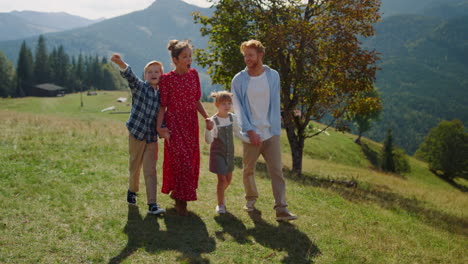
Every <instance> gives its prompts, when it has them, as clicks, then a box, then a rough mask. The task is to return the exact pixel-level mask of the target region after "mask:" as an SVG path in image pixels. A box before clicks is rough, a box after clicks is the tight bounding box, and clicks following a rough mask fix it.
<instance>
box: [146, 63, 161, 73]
mask: <svg viewBox="0 0 468 264" xmlns="http://www.w3.org/2000/svg"><path fill="white" fill-rule="evenodd" d="M151 65H159V67H161V73H164V67H163V65H162V63H161V62H159V61H150V62H148V63H147V64H146V66H145V68H143V73H146V70H147V69H148V67H149V66H151Z"/></svg>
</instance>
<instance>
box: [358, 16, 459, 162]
mask: <svg viewBox="0 0 468 264" xmlns="http://www.w3.org/2000/svg"><path fill="white" fill-rule="evenodd" d="M376 29H377V33H376V36H374V37H373V38H371V39H369V40H366V41H365V42H364V44H365V46H367V47H369V48H375V49H377V50H378V51H379V52H380V53H381V58H382V59H381V62H380V65H379V66H380V67H381V71H379V72H378V74H377V83H376V85H377V87H378V89H379V91H380V92H381V95H382V98H383V104H384V110H383V113H382V118H381V121H379V122H377V124H376V125H375V126H374V128H373V129H372V130H371V131H370V132H369V134H368V136H369V137H371V138H373V139H374V140H377V141H382V140H383V138H384V133H383V131H386V129H387V128H393V129H394V136H395V142H396V143H397V144H398V145H399V146H401V147H403V148H404V149H406V150H407V151H408V153H414V151H415V150H416V149H417V147H418V146H419V144H420V143H421V142H422V140H423V138H424V136H425V135H426V134H427V132H428V131H429V129H430V128H432V127H434V126H436V125H437V123H438V122H439V121H440V120H442V119H445V120H452V119H455V118H456V119H460V120H462V121H463V122H464V123H467V122H468V114H467V113H468V89H467V88H468V78H467V76H468V63H467V61H468V53H467V50H468V49H467V43H468V16H464V17H457V18H451V19H449V20H443V19H440V18H433V17H423V16H413V15H400V16H393V17H389V18H386V19H384V20H383V21H382V22H380V23H379V24H378V25H377V26H376Z"/></svg>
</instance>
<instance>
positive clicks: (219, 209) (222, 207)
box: [216, 204, 226, 214]
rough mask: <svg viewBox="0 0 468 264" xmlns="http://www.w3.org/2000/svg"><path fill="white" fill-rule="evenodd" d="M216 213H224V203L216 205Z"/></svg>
mask: <svg viewBox="0 0 468 264" xmlns="http://www.w3.org/2000/svg"><path fill="white" fill-rule="evenodd" d="M216 213H218V214H225V213H226V206H225V205H224V204H220V205H217V206H216Z"/></svg>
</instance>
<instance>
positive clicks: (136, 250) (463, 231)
mask: <svg viewBox="0 0 468 264" xmlns="http://www.w3.org/2000/svg"><path fill="white" fill-rule="evenodd" d="M128 96H129V93H128V92H125V91H124V92H104V91H98V95H97V96H86V95H85V94H83V97H82V98H83V107H81V106H80V94H70V95H66V96H64V97H57V98H33V97H27V98H20V99H0V199H1V201H2V204H1V208H0V210H1V211H0V212H1V213H0V230H1V238H0V262H1V263H294V264H296V263H321V264H322V263H398V264H400V263H468V253H467V252H468V251H467V248H468V209H467V208H468V196H467V194H466V193H465V192H463V191H461V190H459V189H457V188H454V187H453V186H452V185H450V184H448V183H446V182H444V181H442V180H441V179H439V178H438V177H436V176H434V175H433V174H432V173H431V172H429V170H428V169H427V164H426V163H424V162H421V161H418V160H416V159H414V158H411V157H410V158H409V160H410V164H411V172H410V173H407V174H404V175H394V174H387V173H383V172H381V171H379V170H376V169H375V168H373V166H372V163H371V162H370V161H369V160H368V159H367V158H366V155H365V152H364V151H363V149H362V148H361V147H360V146H359V145H356V144H355V143H354V142H353V141H354V139H355V136H354V135H351V134H348V133H341V132H336V131H333V130H329V131H328V135H327V134H321V135H320V136H318V137H314V138H312V139H310V140H308V141H307V142H306V149H305V155H304V161H303V164H304V165H303V166H304V174H303V175H301V176H294V175H293V174H291V173H290V167H291V158H290V149H289V145H288V143H287V139H286V137H285V136H284V135H283V137H282V141H283V163H284V174H285V177H286V181H287V199H288V203H289V209H290V210H291V211H292V212H293V213H295V214H297V215H299V219H298V220H296V221H293V222H288V223H283V222H281V223H279V222H277V221H276V220H275V214H274V210H273V208H272V207H273V197H272V193H271V184H270V181H269V178H268V173H267V171H266V168H265V164H264V163H263V161H262V160H260V162H259V163H258V164H257V173H256V179H257V185H258V189H259V193H260V198H259V200H258V202H257V208H258V209H259V212H255V213H250V214H249V213H246V212H245V211H243V210H242V206H243V204H244V198H243V195H244V191H243V186H242V175H241V171H242V168H241V167H242V165H241V157H242V154H241V153H242V145H241V143H240V142H239V141H237V140H236V168H235V171H234V176H233V183H232V185H231V186H230V188H229V189H228V190H227V199H226V200H227V203H226V204H227V209H228V211H229V213H228V214H226V215H222V216H220V215H217V214H216V213H215V211H214V210H215V206H216V193H215V192H216V176H215V175H213V174H211V173H210V172H209V171H208V168H207V167H208V155H209V146H208V145H206V144H205V143H204V142H203V138H202V137H201V136H200V146H201V148H200V149H201V171H200V182H199V188H198V199H199V200H198V201H196V202H191V203H189V212H190V214H189V216H188V217H180V216H178V215H177V214H176V213H175V211H174V209H173V201H172V200H171V199H170V198H169V197H168V196H167V195H164V194H161V193H160V192H158V202H159V203H160V205H161V206H163V207H164V208H166V209H167V213H166V214H165V215H164V216H162V217H156V216H153V215H147V214H146V211H147V206H146V203H145V202H146V201H145V200H146V194H145V189H144V188H143V187H144V181H143V177H141V178H142V179H141V186H142V188H140V192H139V196H138V202H137V206H136V207H135V206H128V205H127V203H126V200H125V194H126V190H127V187H128V185H127V184H128V153H127V140H128V138H127V137H128V132H127V130H126V127H125V121H126V119H127V118H128V113H125V112H128V111H129V109H130V105H129V103H128V102H125V103H118V102H117V101H116V99H117V98H118V97H128ZM110 106H115V107H116V112H123V113H120V114H119V113H111V112H101V109H104V108H107V107H110ZM206 108H207V109H208V111H209V112H210V113H214V107H213V106H212V104H210V103H206ZM200 124H203V123H202V122H200ZM316 126H320V125H319V124H316ZM202 133H203V129H200V135H203V134H202ZM364 143H365V146H366V147H367V152H366V153H369V152H371V153H377V152H378V151H379V149H380V148H381V146H380V145H379V144H378V143H375V142H371V141H369V140H367V139H364ZM162 154H163V144H162V142H160V143H159V157H160V159H159V161H158V188H159V187H160V186H161V165H162V157H163V155H162ZM368 156H369V155H367V157H368ZM350 181H353V182H355V183H356V184H355V185H352V186H349V184H346V183H349V182H350Z"/></svg>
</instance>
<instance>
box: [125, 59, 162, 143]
mask: <svg viewBox="0 0 468 264" xmlns="http://www.w3.org/2000/svg"><path fill="white" fill-rule="evenodd" d="M120 75H122V77H124V78H125V79H127V81H128V85H129V87H130V90H131V92H132V110H131V112H130V117H129V119H128V121H127V123H126V125H127V128H128V132H129V133H130V134H131V135H132V136H133V137H135V138H136V139H138V140H142V141H143V140H145V141H146V142H147V143H150V142H156V141H157V138H158V137H157V135H158V134H157V132H156V118H157V114H158V112H159V104H160V98H159V90H155V89H154V88H153V87H152V86H151V85H150V84H149V83H148V82H147V81H142V80H141V79H140V78H138V77H137V76H136V75H135V74H134V73H133V71H132V69H131V68H130V67H129V66H128V67H127V69H125V71H121V72H120Z"/></svg>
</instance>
